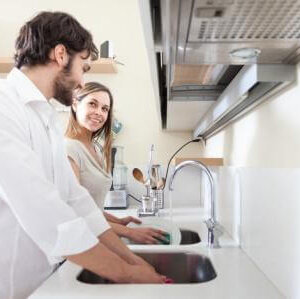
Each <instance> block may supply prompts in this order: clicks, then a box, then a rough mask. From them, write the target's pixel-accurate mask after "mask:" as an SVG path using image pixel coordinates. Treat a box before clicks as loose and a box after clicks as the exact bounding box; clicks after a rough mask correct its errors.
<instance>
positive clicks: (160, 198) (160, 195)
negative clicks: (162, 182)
mask: <svg viewBox="0 0 300 299" xmlns="http://www.w3.org/2000/svg"><path fill="white" fill-rule="evenodd" d="M150 196H151V197H152V198H156V207H157V209H163V208H164V190H161V189H151V190H150Z"/></svg>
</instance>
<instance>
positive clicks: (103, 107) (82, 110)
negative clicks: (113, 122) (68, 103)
mask: <svg viewBox="0 0 300 299" xmlns="http://www.w3.org/2000/svg"><path fill="white" fill-rule="evenodd" d="M73 109H74V111H75V113H76V119H77V122H78V124H79V125H80V126H81V127H83V128H85V129H87V130H89V131H91V132H96V131H97V130H99V129H101V128H102V127H103V126H104V124H105V122H106V120H107V117H108V113H109V109H110V99H109V95H108V93H107V92H105V91H98V92H93V93H90V94H89V95H87V96H86V97H84V98H83V99H82V100H81V101H77V100H75V102H74V104H73Z"/></svg>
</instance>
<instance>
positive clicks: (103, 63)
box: [0, 57, 118, 74]
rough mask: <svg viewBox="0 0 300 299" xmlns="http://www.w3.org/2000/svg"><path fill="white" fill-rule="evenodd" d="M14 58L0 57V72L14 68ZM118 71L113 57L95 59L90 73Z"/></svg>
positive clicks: (112, 72)
mask: <svg viewBox="0 0 300 299" xmlns="http://www.w3.org/2000/svg"><path fill="white" fill-rule="evenodd" d="M13 65H14V63H13V59H12V58H10V57H0V73H9V72H10V71H11V69H12V68H13ZM117 72H118V69H117V65H116V62H115V61H114V60H113V59H112V58H100V59H98V60H97V61H93V62H92V64H91V69H90V71H89V73H93V74H115V73H117Z"/></svg>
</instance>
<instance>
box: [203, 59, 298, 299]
mask: <svg viewBox="0 0 300 299" xmlns="http://www.w3.org/2000/svg"><path fill="white" fill-rule="evenodd" d="M299 72H300V65H298V77H299ZM299 99H300V85H299V83H298V82H296V83H295V84H293V85H292V86H290V87H288V88H287V89H286V90H285V91H284V92H282V93H280V94H278V95H276V96H274V97H273V98H271V99H269V100H268V101H267V102H265V103H264V104H263V105H261V106H259V107H257V108H256V109H255V110H254V111H253V112H250V113H249V114H248V115H246V117H244V118H242V119H241V120H239V121H238V122H237V123H235V124H233V125H230V126H228V127H227V128H226V129H225V130H224V131H222V132H220V133H219V134H217V135H216V136H213V137H212V138H210V139H209V140H208V142H207V146H206V148H205V149H204V150H203V153H204V155H207V156H214V155H215V156H223V157H224V161H225V164H226V165H227V166H230V167H225V168H224V169H223V171H224V172H225V173H227V175H226V176H223V178H222V177H220V178H219V183H220V184H219V193H218V194H219V196H218V201H219V202H218V204H219V206H220V207H221V209H220V210H219V219H220V220H221V222H222V224H223V225H225V227H226V229H227V230H228V231H229V232H231V233H232V235H233V236H234V237H237V234H238V237H239V238H240V241H241V246H242V249H243V250H244V251H245V252H246V253H247V254H248V255H249V257H250V258H251V259H252V260H253V261H254V262H255V263H256V264H257V266H258V267H259V268H260V269H261V270H262V271H263V272H264V273H265V274H266V275H267V277H269V278H270V279H271V281H272V282H273V283H274V284H275V285H276V286H277V288H278V289H279V290H280V291H281V292H282V293H283V294H284V295H285V296H286V297H287V298H300V287H299V283H298V282H299V277H300V217H299V216H300V187H299V186H300V185H299V181H300V155H299V152H300V137H299V133H300V117H299V112H300V101H299ZM234 173H235V174H234ZM229 174H230V175H231V177H232V178H234V177H235V178H237V179H235V180H233V182H234V185H232V184H227V183H228V181H229V182H230V181H231V182H232V180H229V178H230V176H229ZM234 190H236V191H235V192H233V191H234ZM229 195H234V196H229ZM237 195H238V196H239V198H240V200H239V202H238V201H237V200H236V196H237ZM239 209H240V211H241V212H240V213H238V214H236V211H237V210H239ZM239 217H240V219H239ZM239 224H240V225H241V226H239Z"/></svg>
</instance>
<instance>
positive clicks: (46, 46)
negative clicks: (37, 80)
mask: <svg viewBox="0 0 300 299" xmlns="http://www.w3.org/2000/svg"><path fill="white" fill-rule="evenodd" d="M58 44H62V45H64V46H65V47H66V49H67V52H68V53H69V54H70V55H71V57H72V56H73V55H74V54H75V53H79V52H82V51H84V50H86V51H87V53H88V55H87V57H89V56H91V59H92V60H96V59H97V58H98V49H97V47H96V46H95V44H94V43H93V38H92V35H91V34H90V33H89V32H88V31H87V30H86V29H84V28H83V27H82V26H81V25H80V24H79V22H78V21H77V20H76V19H75V18H73V17H72V16H71V15H69V14H66V13H63V12H41V13H39V14H38V15H37V16H36V17H34V18H33V19H32V20H30V21H28V22H27V23H26V24H25V25H24V26H23V27H22V28H21V29H20V33H19V36H18V38H17V40H16V44H15V48H16V54H15V65H16V67H17V68H20V67H21V66H23V65H26V66H34V65H37V64H47V63H48V62H49V61H50V59H49V53H50V51H51V49H53V48H54V47H55V46H56V45H58Z"/></svg>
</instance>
